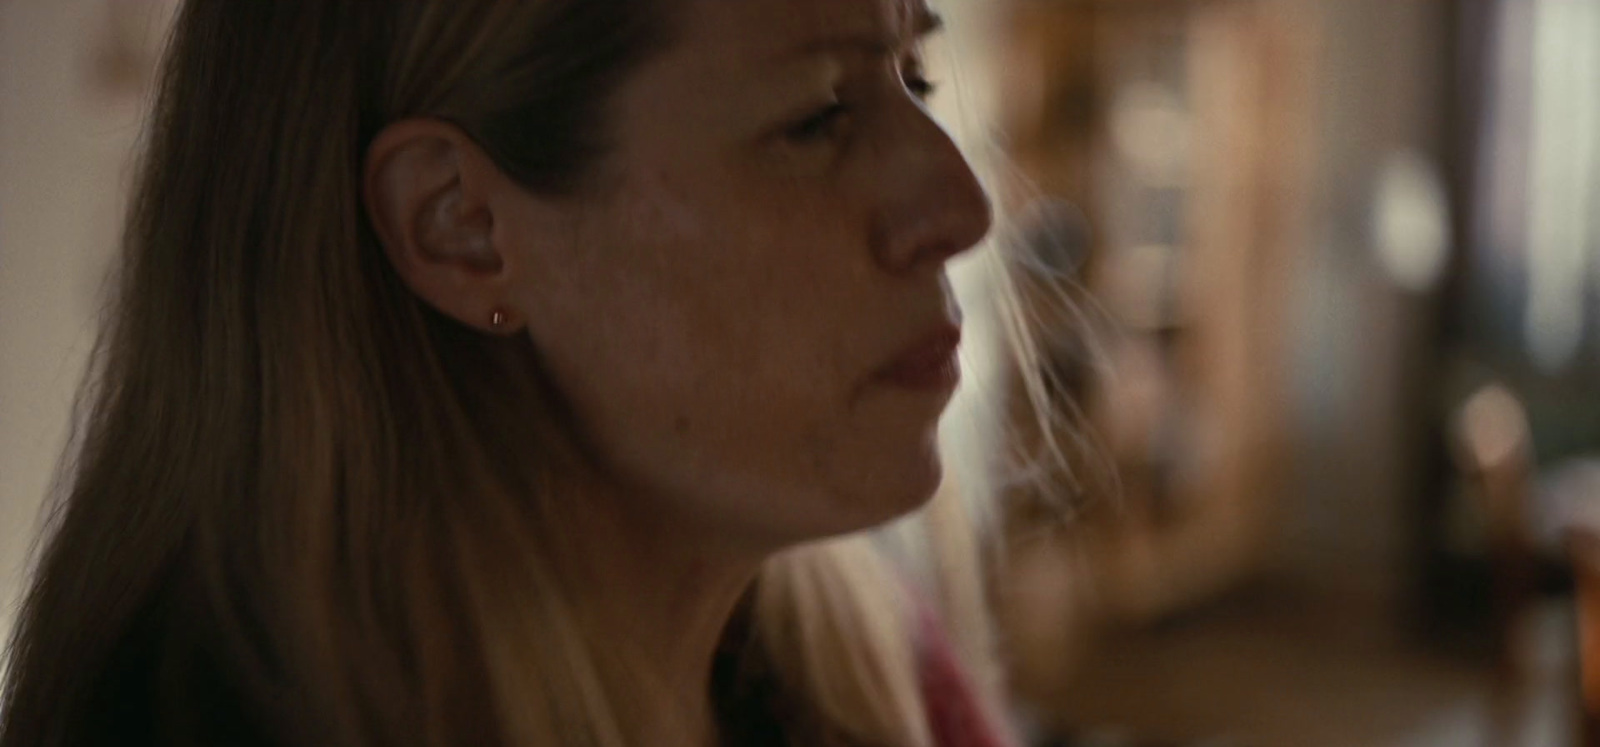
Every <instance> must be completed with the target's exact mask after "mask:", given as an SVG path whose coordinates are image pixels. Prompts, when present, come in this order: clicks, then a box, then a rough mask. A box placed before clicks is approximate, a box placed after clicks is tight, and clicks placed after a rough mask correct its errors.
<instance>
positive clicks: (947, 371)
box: [878, 353, 961, 392]
mask: <svg viewBox="0 0 1600 747" xmlns="http://www.w3.org/2000/svg"><path fill="white" fill-rule="evenodd" d="M878 381H881V382H883V383H885V384H888V385H890V386H894V387H899V388H901V389H910V390H913V391H919V392H948V391H951V390H953V389H955V388H956V385H957V384H959V383H961V365H960V363H959V362H958V361H957V360H956V356H955V354H954V353H951V354H950V355H948V356H945V357H944V358H943V359H940V360H936V361H927V362H919V363H917V364H914V365H905V366H896V367H894V368H890V369H888V370H885V371H883V372H881V373H879V374H878Z"/></svg>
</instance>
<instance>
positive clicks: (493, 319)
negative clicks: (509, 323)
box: [489, 309, 506, 330]
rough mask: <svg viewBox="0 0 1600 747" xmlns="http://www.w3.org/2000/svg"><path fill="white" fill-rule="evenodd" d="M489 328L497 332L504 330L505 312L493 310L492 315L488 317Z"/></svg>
mask: <svg viewBox="0 0 1600 747" xmlns="http://www.w3.org/2000/svg"><path fill="white" fill-rule="evenodd" d="M489 326H491V327H494V328H495V329H497V330H498V329H502V328H504V327H505V326H506V312H504V311H501V310H500V309H495V310H494V313H493V314H492V315H490V317H489Z"/></svg>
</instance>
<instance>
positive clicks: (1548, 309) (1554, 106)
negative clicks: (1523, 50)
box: [1524, 0, 1600, 372]
mask: <svg viewBox="0 0 1600 747" xmlns="http://www.w3.org/2000/svg"><path fill="white" fill-rule="evenodd" d="M1533 39H1534V43H1533V50H1534V51H1533V55H1534V61H1533V62H1534V64H1533V106H1532V116H1533V126H1532V130H1533V132H1532V136H1533V144H1532V158H1531V173H1530V179H1529V184H1528V209H1529V221H1528V231H1529V235H1528V308H1527V314H1526V316H1525V317H1524V325H1525V334H1526V336H1527V339H1528V347H1529V352H1530V353H1531V354H1532V356H1533V359H1534V361H1535V362H1536V363H1537V364H1538V365H1539V366H1540V368H1543V369H1544V370H1546V371H1549V372H1557V371H1560V370H1561V369H1562V368H1565V367H1566V366H1567V364H1569V363H1571V362H1572V360H1573V358H1574V357H1576V355H1577V353H1578V349H1579V346H1580V344H1581V343H1582V341H1583V327H1584V293H1585V286H1586V285H1587V277H1588V275H1589V272H1590V265H1591V264H1594V263H1596V259H1595V258H1593V257H1591V256H1590V255H1591V254H1592V253H1595V252H1600V247H1596V246H1593V245H1592V242H1593V241H1594V236H1595V233H1594V228H1595V227H1594V224H1593V218H1592V217H1591V216H1592V215H1593V213H1594V210H1595V201H1596V199H1600V135H1597V134H1596V133H1600V86H1596V85H1595V81H1596V79H1597V77H1600V3H1596V2H1594V0H1537V3H1536V5H1535V12H1534V21H1533Z"/></svg>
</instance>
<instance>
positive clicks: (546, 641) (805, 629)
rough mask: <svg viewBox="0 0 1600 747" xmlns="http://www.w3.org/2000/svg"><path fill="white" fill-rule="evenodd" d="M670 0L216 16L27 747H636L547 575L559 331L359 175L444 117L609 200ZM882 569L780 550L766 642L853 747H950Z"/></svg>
mask: <svg viewBox="0 0 1600 747" xmlns="http://www.w3.org/2000/svg"><path fill="white" fill-rule="evenodd" d="M659 5H660V3H659V2H652V0H537V1H534V0H528V1H516V0H456V1H454V2H444V1H442V0H438V1H429V0H385V2H378V3H371V2H363V1H358V0H188V2H186V3H185V5H184V7H183V9H182V11H181V13H180V15H179V17H178V19H177V22H176V26H175V29H174V32H173V36H172V38H171V40H170V43H169V44H170V46H169V52H168V56H167V58H166V62H165V65H164V68H163V74H162V78H161V81H160V88H159V93H158V98H157V100H156V103H155V108H154V113H153V116H152V119H151V124H150V130H149V132H148V133H147V137H148V145H147V151H146V153H145V155H144V158H143V161H142V170H141V172H140V179H139V182H138V184H137V189H136V190H135V194H134V197H133V201H132V204H131V206H130V210H129V216H128V220H127V225H126V231H125V236H124V244H125V246H124V255H123V264H122V266H121V269H120V275H119V285H118V292H117V295H116V297H115V299H114V302H113V303H112V305H111V306H110V307H109V308H108V314H107V316H106V319H105V326H104V331H103V333H102V338H101V342H100V345H99V348H98V351H97V355H96V359H95V368H94V372H93V373H92V374H91V377H90V379H89V381H90V382H91V384H90V386H89V387H88V388H86V390H85V392H84V397H83V402H84V403H85V404H86V405H87V407H88V409H87V411H86V414H85V417H84V420H83V423H82V424H81V426H80V430H79V437H78V438H77V443H76V447H75V450H74V454H75V457H74V459H75V461H73V462H71V463H69V464H67V465H66V467H65V468H64V469H63V472H62V474H63V476H64V477H63V480H64V486H65V491H64V494H63V500H61V501H60V502H59V503H58V504H56V507H55V509H54V513H53V514H52V515H51V517H50V526H49V527H48V531H49V533H48V535H47V536H48V540H47V543H46V544H45V545H44V546H43V549H42V553H41V555H40V557H39V560H38V564H37V568H36V570H35V575H34V581H33V583H32V586H31V588H30V591H29V593H28V595H27V597H26V599H25V603H24V607H23V610H22V614H21V616H20V619H19V624H18V627H17V629H16V630H15V632H14V636H13V639H12V645H11V650H10V654H9V667H10V669H9V672H8V675H7V682H6V686H5V690H4V700H3V702H0V703H3V705H0V707H3V714H0V719H3V720H0V747H24V746H27V747H34V746H36V745H78V744H106V743H116V744H137V743H163V744H167V743H176V744H199V743H208V744H209V743H217V742H226V743H240V744H352V745H353V744H402V743H404V744H412V743H420V744H461V743H469V744H485V745H489V744H549V743H553V742H557V741H559V742H564V743H573V744H605V745H612V744H621V743H623V735H624V734H625V733H626V731H627V729H626V728H625V726H624V725H625V719H626V713H627V711H628V709H627V708H626V703H625V699H626V697H627V694H626V692H625V688H624V689H618V688H616V687H614V685H615V682H616V679H615V678H614V677H610V676H609V675H608V674H607V673H606V672H604V671H602V670H603V669H604V667H602V666H601V665H599V664H597V662H596V658H595V657H594V655H593V654H592V645H591V644H592V643H593V642H591V641H587V640H585V638H584V631H582V630H581V629H579V628H578V626H577V625H576V623H575V622H574V620H575V616H574V615H573V614H572V612H571V611H570V610H568V609H566V608H565V606H564V602H563V596H562V594H561V593H560V589H559V584H558V583H557V579H556V578H554V576H553V574H552V573H551V572H550V571H549V568H548V566H547V564H546V563H545V560H544V559H543V558H541V557H540V556H539V552H538V548H539V547H540V546H541V535H540V532H541V530H542V528H544V527H545V526H546V525H547V524H548V523H549V522H548V521H546V520H544V519H543V516H542V512H543V511H544V510H545V507H546V505H547V504H548V503H549V501H548V498H549V495H548V494H549V492H550V491H549V490H547V489H546V488H545V487H544V485H545V482H546V480H547V477H548V475H550V474H552V472H553V471H555V470H559V469H561V468H562V462H563V460H567V459H575V458H577V457H576V456H574V455H572V454H569V453H568V449H569V446H568V440H566V439H563V438H561V437H560V431H561V428H560V425H561V423H562V422H563V419H564V417H565V415H564V413H563V411H562V408H561V403H560V399H559V397H557V396H555V395H554V393H553V392H552V391H550V389H549V387H548V386H545V385H543V384H542V382H543V379H542V378H541V375H540V366H539V361H538V356H537V353H536V351H535V350H534V348H533V347H532V345H531V343H530V342H528V341H527V340H519V341H507V340H501V339H499V338H495V337H491V336H486V335H481V334H477V333H474V332H472V331H471V330H468V329H466V328H464V327H461V326H460V325H458V324H456V323H454V322H452V321H451V320H449V319H447V318H445V317H443V316H441V315H439V314H438V313H436V312H434V311H432V310H431V309H430V308H429V307H427V306H426V305H425V304H424V303H422V302H421V301H419V300H418V299H417V298H416V297H415V296H414V295H413V294H411V293H410V292H409V291H408V290H407V289H406V288H405V286H404V285H403V283H402V282H401V281H400V280H399V278H398V277H396V275H395V273H394V271H393V269H392V268H391V266H390V264H389V262H388V261H387V259H386V258H385V256H384V254H383V252H382V251H381V248H380V247H379V245H378V242H377V241H376V239H375V237H374V235H373V233H372V230H371V227H370V226H369V225H368V223H367V220H366V218H365V215H364V213H363V211H362V208H361V205H360V191H359V174H360V172H361V168H362V162H363V158H364V149H365V147H366V145H367V144H368V143H369V142H370V141H371V140H372V138H373V137H374V136H375V135H376V133H377V132H378V131H379V130H380V129H381V128H382V127H383V126H384V125H386V124H387V123H390V122H393V121H396V120H399V119H402V118H408V117H419V116H421V117H433V118H438V119H442V120H447V121H449V122H452V123H454V124H456V125H458V126H460V127H461V128H462V129H463V130H464V131H465V132H467V133H468V134H469V135H471V136H472V137H473V138H474V139H475V140H476V141H477V142H478V143H479V144H480V145H481V146H482V147H483V148H484V150H485V151H486V152H487V153H489V154H490V155H491V156H492V157H493V158H494V159H495V161H496V162H497V164H498V165H499V166H500V168H502V169H503V170H504V171H505V172H506V173H507V174H508V175H510V176H512V177H513V178H515V179H516V180H518V181H519V182H520V183H521V184H522V185H524V186H525V187H527V188H529V189H532V190H541V191H547V192H567V191H571V190H576V189H581V188H582V186H583V185H584V182H585V179H587V178H588V177H589V176H591V167H592V166H593V165H594V164H595V162H596V160H597V159H599V158H601V157H602V156H603V155H604V154H605V152H606V149H607V145H608V143H607V142H606V138H605V135H606V130H605V127H604V124H605V107H606V102H607V99H608V96H609V93H610V92H611V91H612V90H614V88H615V86H616V85H617V83H618V82H619V81H621V80H622V79H623V77H624V76H626V75H627V73H628V72H629V71H630V70H631V69H632V68H633V66H635V65H637V64H639V63H640V62H642V61H643V60H645V59H646V58H647V57H648V56H649V55H650V54H651V53H652V52H653V51H655V50H657V49H659V48H660V47H661V46H662V45H664V44H666V43H667V42H668V40H669V38H670V34H671V32H672V28H671V20H672V19H671V17H670V14H669V13H666V12H665V11H664V9H663V8H661V7H658V6H659ZM541 499H545V500H541ZM874 558H875V555H874V554H873V553H872V552H871V550H870V546H869V545H868V544H866V541H865V540H863V539H862V538H859V537H856V538H847V539H844V540H840V541H835V542H831V543H823V544H820V545H817V546H813V547H809V548H803V549H801V550H798V551H795V552H791V553H787V554H785V555H784V556H782V557H781V558H779V559H777V560H775V561H774V562H773V563H772V564H770V567H769V569H768V571H767V572H766V573H765V574H764V575H765V577H766V579H767V580H766V581H764V582H763V585H762V587H761V588H762V593H761V595H760V597H759V598H758V599H756V600H755V601H754V602H753V604H752V607H753V608H754V613H753V614H755V615H756V616H757V617H758V618H759V620H758V623H757V625H756V627H757V629H758V631H767V634H766V635H767V638H769V639H770V641H769V648H770V653H771V656H770V657H769V658H770V659H771V662H772V667H773V668H775V669H777V670H779V672H778V674H779V678H780V679H782V680H784V681H786V682H789V683H791V685H790V686H791V687H792V689H793V690H795V691H796V692H798V693H800V694H801V695H802V696H809V699H810V701H812V706H813V709H814V712H815V715H816V716H817V717H818V718H819V719H822V720H827V721H830V722H831V724H830V727H831V728H832V729H833V730H835V731H838V732H840V733H843V734H844V735H846V736H848V737H850V738H851V739H852V740H856V741H862V742H870V743H884V744H890V743H892V744H925V743H926V742H927V741H928V735H927V732H926V726H925V724H923V723H922V721H921V717H920V715H919V714H918V709H919V707H920V701H919V699H918V695H917V691H916V688H915V681H914V662H913V661H912V656H911V655H910V653H909V648H908V646H909V644H908V643H907V642H906V640H905V639H906V633H905V631H906V630H907V629H909V626H908V625H902V624H901V623H903V622H904V621H903V620H899V619H898V616H899V615H900V614H901V613H902V611H903V607H904V606H903V605H899V604H898V603H896V602H895V601H894V600H893V599H892V597H885V596H884V595H881V594H871V593H864V592H863V591H862V590H863V589H868V588H871V587H874V586H878V587H881V586H883V585H886V584H892V583H893V582H892V579H888V578H886V576H885V574H884V572H883V571H881V569H878V570H875V563H876V561H875V559H874ZM829 616H831V617H829ZM823 619H831V620H832V621H833V622H832V623H830V624H820V623H817V621H818V620H823ZM757 635H762V633H760V632H758V633H757ZM830 652H831V653H830ZM830 657H831V658H830ZM839 662H843V664H842V665H841V664H839ZM804 699H806V698H805V697H802V700H804Z"/></svg>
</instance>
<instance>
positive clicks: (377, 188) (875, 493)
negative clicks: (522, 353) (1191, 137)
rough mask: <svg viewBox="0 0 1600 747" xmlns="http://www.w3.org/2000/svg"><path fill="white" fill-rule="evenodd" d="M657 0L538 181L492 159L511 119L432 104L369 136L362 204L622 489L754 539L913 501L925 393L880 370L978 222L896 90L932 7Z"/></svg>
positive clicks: (510, 150)
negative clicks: (573, 162)
mask: <svg viewBox="0 0 1600 747" xmlns="http://www.w3.org/2000/svg"><path fill="white" fill-rule="evenodd" d="M658 10H659V11H663V12H662V17H661V18H660V22H661V23H662V30H663V31H665V32H666V33H667V34H668V35H669V37H668V41H666V42H665V43H663V44H661V45H660V46H659V48H658V49H655V50H654V51H653V54H651V55H650V56H649V57H648V58H646V59H644V60H643V61H642V62H640V63H639V64H638V66H637V69H636V70H633V71H632V72H631V73H630V74H629V75H628V76H626V77H625V78H621V79H619V80H618V81H617V86H616V89H615V91H614V93H612V94H611V95H610V96H609V97H607V98H606V99H604V102H605V106H603V107H600V108H598V109H597V111H596V116H594V117H593V120H592V121H591V122H589V123H588V126H587V127H586V128H585V129H584V130H583V131H582V133H581V134H582V135H583V136H584V137H587V138H590V139H591V142H590V143H589V145H590V146H591V148H590V149H589V150H588V151H587V152H588V154H590V155H592V156H593V158H592V159H591V160H589V161H588V162H586V163H584V164H583V165H582V166H581V167H580V168H579V169H577V170H575V171H574V172H573V173H572V174H570V175H566V176H569V177H570V178H567V179H564V180H563V182H564V184H563V188H559V189H552V188H548V186H547V181H548V180H545V179H540V178H538V177H537V176H533V177H529V176H528V175H529V174H530V173H531V172H533V171H534V169H533V168H530V166H531V165H529V164H523V163H520V162H518V160H517V156H516V155H515V154H516V153H517V152H518V151H519V150H526V149H527V146H526V145H524V144H523V141H524V139H526V138H528V137H530V136H529V135H528V134H527V133H528V132H529V131H531V130H532V129H533V128H534V126H535V123H534V122H529V123H527V124H526V125H523V126H518V125H516V124H515V123H513V122H510V121H502V122H499V123H497V124H496V126H493V127H486V126H482V125H481V124H480V122H479V120H477V119H476V118H475V117H474V116H473V115H464V116H463V115H460V114H456V113H455V112H452V111H450V110H449V107H444V108H443V109H442V110H441V111H429V110H426V109H424V110H421V111H417V112H408V114H409V115H411V116H410V118H407V119H405V120H404V121H401V122H399V123H398V124H394V125H391V126H390V127H389V128H388V129H386V130H385V131H384V132H383V133H382V134H380V135H379V136H378V137H377V140H376V143H375V144H374V145H373V146H372V148H371V151H370V154H369V157H368V161H367V165H366V194H367V201H368V206H369V208H370V210H371V214H372V215H373V216H374V218H375V224H376V226H377V229H378V234H379V236H381V237H382V243H383V245H384V246H385V247H386V248H387V250H388V256H389V257H390V259H391V260H392V261H393V262H394V265H395V267H396V268H397V269H398V270H399V274H400V276H401V277H402V278H404V280H405V282H406V283H407V285H408V286H409V287H410V288H411V289H412V290H413V291H414V292H415V293H416V294H417V295H418V296H419V297H420V298H422V299H423V301H424V302H426V303H428V304H429V305H430V306H431V307H433V308H435V309H437V310H439V311H441V312H443V313H444V314H446V315H448V316H450V317H453V318H455V319H456V320H458V321H459V322H461V323H462V324H464V325H466V326H467V327H469V328H477V329H478V330H480V332H481V333H482V334H493V333H495V332H496V331H497V330H493V329H488V327H489V326H490V325H491V319H492V318H494V315H495V314H496V313H501V314H504V315H505V319H506V321H507V323H506V324H504V325H503V328H502V329H500V330H498V332H501V333H504V334H507V335H508V336H513V337H516V338H519V339H521V338H524V337H525V338H527V339H531V341H532V344H533V347H534V348H535V349H536V350H538V351H539V353H540V358H541V360H542V361H543V364H544V366H545V367H546V370H547V373H548V377H549V380H550V382H551V384H552V385H553V389H554V391H555V392H556V393H557V394H558V396H560V397H561V398H562V399H563V404H564V405H565V406H566V407H567V408H568V411H569V412H570V413H571V415H572V422H571V425H572V426H574V427H575V428H576V429H577V430H578V433H576V434H574V435H576V436H577V437H578V438H579V439H581V441H582V445H583V447H584V450H585V453H586V456H587V457H588V458H589V459H591V460H593V461H595V462H597V465H596V466H597V467H598V471H599V473H600V474H602V475H604V476H605V479H608V480H614V481H618V483H619V484H618V485H617V486H616V487H618V488H619V489H621V490H623V491H626V492H628V493H629V494H630V496H631V497H632V499H633V500H641V501H650V502H657V503H660V504H662V505H658V506H656V507H655V508H656V509H657V510H664V511H665V512H666V513H667V514H668V515H670V516H672V517H673V518H679V519H691V520H694V521H698V522H703V523H704V525H705V527H706V528H711V529H716V530H719V531H724V532H733V533H750V534H752V535H753V536H755V537H759V538H760V541H761V542H763V543H767V544H770V543H773V542H792V541H794V540H796V539H799V538H805V537H812V536H817V535H821V534H830V533H836V532H840V531H844V530H849V529H858V528H861V527H864V526H867V525H870V524H874V523H878V522H881V521H883V520H885V519H888V518H890V517H892V516H894V515H896V514H899V513H903V512H905V511H907V510H909V509H911V508H913V507H915V506H916V505H917V504H919V503H920V502H921V501H922V500H924V499H926V498H927V497H928V496H930V495H931V494H932V491H933V489H934V487H935V486H936V484H937V482H938V479H939V472H938V464H937V457H936V455H935V450H934V443H933V430H934V424H935V422H936V420H937V417H938V414H939V412H940V410H941V409H942V407H943V405H944V403H945V400H946V398H947V397H948V395H949V390H948V387H946V386H943V383H944V382H940V381H939V380H938V379H937V377H936V376H935V377H932V378H929V377H924V378H925V379H928V380H925V381H911V382H909V383H908V382H907V381H906V380H905V377H904V376H902V377H900V378H899V379H895V378H893V377H888V376H885V375H884V371H885V369H886V368H889V367H892V366H893V365H894V364H895V363H896V361H897V359H905V358H906V356H907V355H908V354H910V355H911V356H912V357H915V356H917V355H919V354H920V355H922V357H923V358H928V357H929V355H928V354H927V350H928V348H930V346H931V347H932V348H933V349H934V352H933V353H932V358H933V361H934V362H933V363H928V362H925V361H924V362H922V365H923V367H924V368H927V367H929V366H933V365H937V362H938V359H939V357H940V354H941V352H942V353H943V354H945V355H946V356H948V355H949V354H951V353H953V349H952V348H953V341H952V340H951V338H952V336H953V332H954V330H955V329H956V328H957V326H958V324H959V318H958V315H957V312H955V311H954V310H953V309H952V308H951V300H950V298H949V294H948V291H947V288H946V283H945V282H944V264H945V262H946V261H947V260H948V259H950V258H951V257H952V256H954V255H955V254H957V253H959V252H962V251H964V250H966V249H968V248H970V247H971V246H973V245H974V244H975V243H977V242H978V241H979V240H980V239H981V238H982V237H983V235H984V233H985V232H986V231H987V229H988V222H989V214H988V206H987V203H986V201H985V198H984V195H983V193H982V190H981V189H980V187H979V186H978V184H977V183H976V180H975V179H974V177H973V175H972V173H971V171H970V170H969V169H968V167H967V164H966V163H965V161H964V160H963V159H962V156H961V155H960V153H959V152H957V150H956V148H955V146H954V145H953V144H952V143H951V141H950V139H949V138H948V137H947V136H946V134H945V133H944V131H943V130H941V129H940V128H939V126H938V125H937V124H935V123H934V122H933V121H932V120H931V119H930V117H929V116H928V113H927V111H926V109H925V108H924V106H923V102H922V101H921V100H920V99H921V97H922V96H924V95H925V94H926V93H927V87H928V85H929V84H928V82H927V81H926V80H925V79H924V77H923V76H924V73H923V72H922V63H921V59H920V49H919V42H920V41H921V37H922V36H923V35H924V34H926V33H928V32H931V31H932V30H933V28H934V26H935V24H936V20H935V17H934V16H933V15H932V13H931V12H930V11H929V9H928V8H927V7H926V6H924V5H923V4H922V3H921V2H920V1H919V2H908V1H906V0H893V1H892V2H891V1H889V0H877V1H875V2H859V0H761V1H759V2H749V1H746V2H724V1H721V0H689V1H685V2H673V3H663V4H661V7H660V8H658ZM479 84H480V85H485V86H493V85H496V84H497V81H492V80H489V81H482V82H481V83H479ZM469 90H470V89H469ZM457 95H459V96H470V93H458V94H457ZM490 98H491V99H494V98H498V97H494V96H491V97H490ZM546 111H547V110H545V109H541V108H539V107H527V108H518V109H517V112H518V116H525V117H532V118H534V119H535V120H537V119H538V118H539V117H541V116H543V115H544V114H545V113H546ZM492 117H493V115H490V117H488V118H487V119H491V120H492ZM558 119H560V117H558ZM941 344H944V345H945V346H946V347H945V348H944V349H943V350H942V351H941V350H940V349H939V346H940V345H941ZM914 363H915V361H914ZM908 384H909V385H908ZM917 384H922V386H917Z"/></svg>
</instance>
